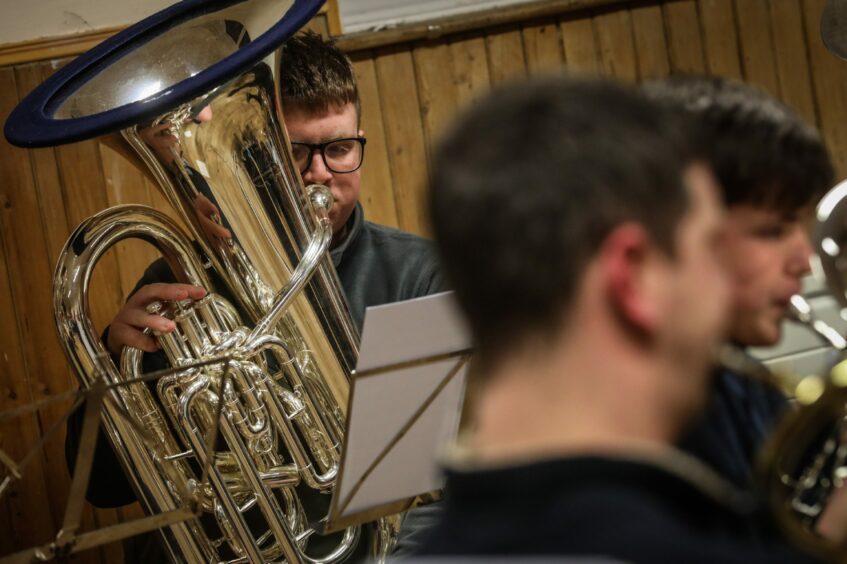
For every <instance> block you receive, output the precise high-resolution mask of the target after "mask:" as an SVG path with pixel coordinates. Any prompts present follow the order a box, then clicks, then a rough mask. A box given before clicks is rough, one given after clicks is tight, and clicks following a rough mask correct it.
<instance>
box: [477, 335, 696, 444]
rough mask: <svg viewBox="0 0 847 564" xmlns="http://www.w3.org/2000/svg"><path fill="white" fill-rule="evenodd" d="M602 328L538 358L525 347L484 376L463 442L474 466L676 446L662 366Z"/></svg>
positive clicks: (676, 424)
mask: <svg viewBox="0 0 847 564" xmlns="http://www.w3.org/2000/svg"><path fill="white" fill-rule="evenodd" d="M607 325H608V327H603V322H602V320H598V319H592V320H583V321H582V323H579V322H577V323H574V324H572V326H573V327H579V328H580V330H579V331H573V332H571V333H572V334H570V335H568V336H563V337H562V338H561V339H560V340H559V342H558V343H554V344H553V345H550V346H548V347H545V349H544V350H543V351H539V350H538V349H537V348H536V349H532V350H530V348H525V349H524V350H522V351H520V352H519V353H517V354H515V355H512V356H511V357H509V358H508V359H506V360H504V361H503V362H501V363H499V364H498V365H497V366H496V367H494V369H493V370H492V371H491V372H490V373H489V374H486V375H485V378H484V382H485V383H484V384H483V386H484V387H483V388H482V390H481V391H480V394H479V397H478V398H477V401H476V402H475V405H474V408H475V409H474V413H475V415H476V417H475V421H474V424H475V428H474V429H473V436H472V438H471V443H470V444H471V447H472V448H473V450H474V451H475V452H476V454H477V455H478V456H479V457H480V458H481V459H488V460H490V461H497V460H509V459H516V458H518V459H520V458H530V459H531V458H539V457H549V456H561V455H569V454H590V453H592V452H594V453H596V452H610V451H611V452H614V451H622V450H629V449H632V448H643V447H644V445H645V444H647V445H649V444H654V445H665V444H667V443H670V442H672V441H673V440H675V438H676V436H677V435H678V433H679V431H680V430H681V421H680V418H679V409H678V407H679V406H673V405H670V404H669V395H668V392H667V389H666V386H664V385H662V384H663V382H665V381H667V380H666V378H665V374H667V373H668V371H667V369H666V367H663V366H662V365H661V363H660V362H658V361H657V360H656V359H655V358H653V357H652V356H650V355H649V354H646V353H645V352H644V350H643V348H644V347H643V344H641V343H637V342H631V341H628V340H627V339H625V338H620V337H621V335H620V334H617V335H616V334H615V332H614V331H608V330H604V329H609V328H610V327H612V326H613V324H607ZM670 399H672V394H671V397H670ZM674 407H676V409H675V408H674Z"/></svg>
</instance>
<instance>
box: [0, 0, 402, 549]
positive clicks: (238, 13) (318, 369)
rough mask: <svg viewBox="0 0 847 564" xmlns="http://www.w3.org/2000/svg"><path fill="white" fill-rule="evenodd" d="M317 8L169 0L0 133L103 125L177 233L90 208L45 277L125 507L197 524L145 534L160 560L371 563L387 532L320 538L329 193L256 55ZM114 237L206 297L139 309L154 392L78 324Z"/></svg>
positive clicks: (340, 389)
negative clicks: (125, 148)
mask: <svg viewBox="0 0 847 564" xmlns="http://www.w3.org/2000/svg"><path fill="white" fill-rule="evenodd" d="M321 4H322V2H320V1H317V0H295V1H293V2H291V1H289V2H281V1H279V0H184V1H183V2H179V3H177V4H175V5H174V6H172V7H170V8H168V9H166V10H164V11H162V12H159V13H157V14H155V15H153V16H151V17H149V18H147V19H145V20H143V21H141V22H139V23H137V24H135V25H134V26H132V27H130V28H128V29H127V30H125V31H123V32H122V33H120V34H118V35H116V36H114V37H112V38H111V39H109V40H107V41H105V42H104V43H103V44H101V45H99V46H98V47H96V48H95V49H93V50H92V51H90V52H88V53H86V54H85V55H83V56H81V57H79V58H78V59H76V60H75V61H73V62H72V63H71V64H69V65H68V66H66V67H64V68H63V69H61V70H60V71H58V72H57V73H56V74H54V75H53V76H52V77H51V78H50V79H48V80H47V81H46V82H45V83H43V84H42V85H41V86H39V87H38V88H37V89H36V90H35V91H34V92H33V93H32V94H30V96H29V97H27V98H26V99H25V100H24V101H23V102H22V103H21V105H20V106H19V107H18V108H16V109H15V111H14V112H13V113H12V115H11V116H10V118H9V120H8V122H7V124H6V135H7V137H8V138H9V140H10V141H11V142H13V143H15V144H17V145H21V146H27V147H35V146H49V145H55V144H60V143H67V142H73V141H78V140H82V139H86V138H91V137H93V136H96V135H101V134H104V133H109V132H113V131H117V130H120V131H121V135H122V136H123V138H124V139H125V141H126V142H127V143H128V144H129V145H130V146H131V147H132V148H133V149H134V150H135V152H136V153H137V155H138V157H140V159H141V160H142V161H143V162H144V163H145V164H146V165H147V167H148V168H149V172H150V173H151V174H152V176H154V177H155V179H156V180H157V184H158V185H159V187H160V188H161V190H162V191H163V193H164V195H165V197H166V198H167V200H168V202H169V203H170V205H171V206H172V207H173V209H174V210H175V211H176V215H177V216H178V217H179V219H180V222H181V224H182V225H178V224H177V223H176V222H175V221H173V220H171V219H170V218H169V217H168V216H166V215H165V214H163V213H161V212H159V211H157V210H154V209H151V208H148V207H144V206H118V207H115V208H111V209H108V210H105V211H103V212H101V213H99V214H97V215H95V216H93V217H91V218H89V219H88V220H86V221H84V222H83V223H82V224H81V225H80V226H79V227H77V229H76V230H75V231H74V233H73V234H72V235H71V237H70V239H69V240H68V242H67V245H66V247H65V249H64V251H63V253H62V255H61V257H60V260H59V263H58V265H57V268H56V273H55V279H54V312H55V319H56V323H57V327H58V331H59V335H60V340H61V342H62V344H63V346H64V348H65V351H66V354H67V356H68V358H69V360H70V362H71V363H72V364H73V366H74V368H75V370H76V373H77V376H78V378H79V381H80V383H81V385H82V387H83V388H94V387H97V386H101V387H105V388H106V389H107V391H106V393H105V400H106V401H104V403H103V406H104V407H103V411H102V415H101V420H102V422H101V427H102V429H103V430H104V432H105V434H106V435H107V437H108V438H109V440H110V442H111V443H112V446H113V448H114V450H115V453H116V455H117V457H118V459H119V460H120V462H121V464H122V466H123V467H124V470H125V471H126V473H127V474H128V475H129V476H130V479H131V482H132V484H133V487H134V489H135V490H136V493H137V495H138V498H139V501H140V502H141V504H142V506H143V508H144V509H145V511H146V512H147V513H148V514H163V513H166V512H168V511H173V510H175V509H177V508H182V507H191V508H192V511H193V512H194V513H195V515H196V518H191V519H187V520H183V521H181V522H177V523H174V524H171V525H170V526H167V527H163V528H161V529H160V533H161V536H162V538H163V540H164V544H165V546H166V548H167V551H168V553H169V554H170V556H171V558H172V559H173V560H175V561H179V560H185V561H188V562H223V561H226V562H233V563H234V562H262V561H282V560H285V561H288V562H313V563H321V562H330V561H340V560H343V559H345V558H347V557H349V556H350V555H351V554H352V553H353V552H354V551H355V550H356V549H357V546H358V545H359V544H360V543H362V542H366V543H368V550H369V551H370V554H369V555H370V556H371V557H374V558H378V559H379V558H381V557H383V556H384V555H385V554H387V552H388V550H389V548H390V545H391V542H392V537H393V534H394V532H395V531H394V528H395V527H396V522H395V521H393V520H392V519H385V520H382V521H380V522H378V523H377V525H376V526H368V527H363V528H360V527H353V528H349V529H346V530H344V531H342V532H340V533H335V534H331V535H325V534H321V530H322V529H321V525H320V523H321V520H322V519H323V518H324V517H325V514H326V510H327V508H328V506H329V503H328V502H329V494H330V493H331V492H332V491H333V488H334V485H335V478H336V474H337V471H338V467H339V460H340V445H341V442H342V441H343V438H344V437H343V435H344V425H345V411H346V406H347V395H348V389H349V377H350V374H351V372H352V368H353V365H354V362H355V359H356V357H357V343H358V335H357V331H356V328H355V326H354V325H353V323H352V320H351V318H350V316H349V313H348V311H347V306H346V302H345V298H344V296H343V293H342V291H341V288H340V284H339V281H338V279H337V276H336V274H335V271H334V269H333V267H332V264H331V262H330V259H329V257H328V253H327V250H328V247H329V243H330V241H331V238H332V227H331V224H330V222H329V218H328V211H329V208H330V207H331V205H332V196H331V195H330V194H329V191H328V189H327V188H326V187H323V186H318V185H313V186H310V187H308V188H305V187H304V186H303V184H302V181H301V179H300V176H299V173H298V171H297V170H296V168H295V166H294V165H293V163H292V159H291V156H290V145H289V141H288V139H287V137H286V133H285V129H284V127H283V126H282V119H281V113H280V104H279V99H278V84H277V78H278V75H279V72H280V69H279V66H278V64H277V62H276V60H275V53H274V51H275V49H276V48H277V47H279V45H280V44H281V43H282V42H283V41H284V40H285V39H286V38H288V37H290V36H291V35H292V34H293V33H295V32H296V31H297V30H298V29H299V28H300V27H302V26H303V25H304V24H305V23H306V22H308V21H309V20H310V19H311V18H312V16H314V14H315V13H316V12H317V11H318V9H319V8H320V6H321ZM283 72H284V69H283ZM127 238H138V239H141V240H144V241H146V242H148V243H150V244H152V245H154V246H155V247H156V248H157V249H158V250H159V251H160V252H161V254H162V256H163V258H164V260H165V261H166V262H167V265H168V266H169V267H170V270H171V272H172V273H173V276H174V278H175V279H176V280H177V281H179V282H184V283H190V284H194V285H198V286H202V287H204V288H206V289H207V290H208V294H207V295H206V296H205V297H204V298H203V299H201V300H198V301H192V300H183V301H179V302H176V303H153V304H151V305H150V306H149V307H148V312H149V313H150V314H151V315H161V316H165V317H167V318H169V319H172V320H173V321H174V322H175V324H176V326H177V329H176V330H175V331H174V332H172V333H170V334H156V335H155V337H156V338H157V340H158V342H159V345H160V347H161V349H162V351H163V352H164V354H165V356H166V357H167V361H168V363H169V364H170V366H171V369H170V370H168V371H165V375H163V376H161V377H157V378H154V379H151V378H149V377H146V376H145V370H144V364H143V360H144V355H143V354H142V353H141V352H140V351H139V350H137V349H125V350H124V353H123V355H122V356H121V359H120V366H117V365H116V364H115V362H114V361H113V360H112V359H111V358H110V356H109V354H108V352H107V351H106V349H105V347H104V346H103V344H102V343H101V341H100V338H99V336H98V335H97V334H96V333H95V331H94V328H93V326H92V323H91V321H90V318H89V315H88V291H89V290H88V288H89V280H90V278H91V274H92V271H93V269H94V267H95V265H96V264H97V261H98V259H99V258H100V257H101V256H102V255H103V254H104V253H105V252H106V251H107V250H109V249H110V248H111V247H112V246H113V245H114V244H115V243H117V242H118V241H121V240H124V239H127ZM365 529H367V530H368V532H367V533H366V532H365Z"/></svg>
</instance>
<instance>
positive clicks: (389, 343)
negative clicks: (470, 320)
mask: <svg viewBox="0 0 847 564" xmlns="http://www.w3.org/2000/svg"><path fill="white" fill-rule="evenodd" d="M470 347H471V343H470V335H469V334H468V331H467V328H466V326H465V320H464V319H463V318H462V315H461V313H460V312H459V310H458V308H457V306H456V302H455V298H454V295H453V292H442V293H440V294H433V295H432V296H425V297H423V298H415V299H414V300H407V301H405V302H397V303H393V304H386V305H381V306H376V307H369V308H368V309H367V312H366V314H365V324H364V327H363V328H362V343H361V346H360V347H359V361H358V363H357V364H356V371H358V372H363V371H365V370H371V369H373V368H378V367H380V366H388V365H391V364H397V363H399V362H405V361H408V360H416V359H419V358H426V357H429V356H436V355H440V354H446V353H451V352H455V351H460V350H464V349H469V348H470Z"/></svg>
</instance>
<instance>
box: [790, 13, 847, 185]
mask: <svg viewBox="0 0 847 564" xmlns="http://www.w3.org/2000/svg"><path fill="white" fill-rule="evenodd" d="M825 2H826V0H803V3H802V5H801V6H802V9H803V14H804V15H805V24H806V45H807V46H808V48H809V58H810V62H811V70H812V80H813V87H814V93H815V99H816V101H817V106H818V110H819V112H820V124H819V125H820V128H821V131H822V133H823V136H824V138H825V140H826V143H827V146H828V147H829V150H830V153H831V154H832V158H833V161H834V162H835V165H836V169H837V170H836V176H837V177H839V178H843V177H844V176H845V175H847V127H845V124H847V64H845V62H844V61H842V60H840V59H837V58H836V57H835V56H834V55H832V54H831V53H830V52H829V51H827V50H826V47H824V45H823V42H822V41H821V38H820V28H819V26H820V18H821V13H822V12H823V6H824V4H825Z"/></svg>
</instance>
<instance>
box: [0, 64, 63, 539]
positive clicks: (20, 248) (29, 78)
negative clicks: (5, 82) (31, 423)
mask: <svg viewBox="0 0 847 564" xmlns="http://www.w3.org/2000/svg"><path fill="white" fill-rule="evenodd" d="M16 74H17V76H16V82H17V83H18V84H19V86H18V92H19V96H23V95H24V94H25V93H27V92H29V91H30V90H31V89H32V87H34V86H35V85H36V84H38V83H39V82H40V81H41V73H40V69H38V68H37V67H33V66H29V67H25V68H22V69H19V70H18V72H17V73H16ZM7 151H8V154H11V155H13V156H14V157H16V158H15V159H14V162H15V163H16V165H18V166H15V167H14V168H13V169H11V170H10V169H9V168H6V167H4V170H2V171H0V174H2V176H3V178H5V179H7V181H9V186H10V187H12V190H13V192H12V193H10V194H9V195H8V198H10V200H11V201H12V203H13V205H12V206H11V207H8V208H4V209H3V210H2V211H3V213H2V221H0V225H2V229H3V232H4V238H5V240H6V241H12V242H15V244H12V245H10V246H9V248H8V250H7V261H8V266H9V272H10V283H11V285H12V291H13V293H14V295H16V296H18V298H17V305H18V307H19V309H18V310H17V319H18V324H19V326H20V334H21V339H22V342H23V345H24V348H23V353H24V358H25V361H26V365H27V372H28V378H27V380H28V385H29V389H30V396H31V398H32V399H33V400H34V401H38V400H42V399H44V398H46V397H48V396H51V395H54V394H59V393H62V392H65V391H66V390H67V389H69V387H70V385H71V381H70V379H69V377H68V376H69V375H68V366H67V363H66V361H65V355H64V352H63V350H62V349H61V347H60V345H59V342H58V339H57V337H56V330H55V328H54V325H53V323H52V322H51V321H52V318H53V301H52V297H53V265H52V263H51V262H50V261H49V242H48V240H47V239H46V236H45V233H46V230H45V229H44V228H43V220H42V214H41V202H40V199H41V198H40V197H39V196H40V194H39V192H40V186H38V184H37V183H36V179H35V177H34V175H33V172H34V171H35V170H36V169H37V166H38V165H39V164H44V163H43V162H42V163H39V162H36V160H35V157H36V155H38V156H45V154H44V152H38V153H36V152H32V153H28V152H26V151H24V150H21V149H14V148H12V147H8V146H7ZM7 151H3V152H4V153H7ZM53 170H54V171H55V169H53ZM45 177H46V180H47V181H48V182H49V183H51V184H52V182H53V181H54V180H55V178H53V177H51V176H50V175H49V174H45ZM47 188H48V193H49V191H50V189H51V188H54V187H53V186H50V185H48V187H47ZM71 403H72V402H71V401H70V400H69V401H65V402H62V403H57V404H53V405H51V406H49V407H47V408H45V409H43V410H41V411H40V412H39V413H38V421H39V428H40V430H41V431H43V430H45V429H48V428H50V427H51V426H52V424H53V423H54V422H55V421H57V420H59V419H60V418H61V417H62V415H63V414H64V413H65V411H66V410H67V409H68V408H69V407H70V406H71ZM39 434H40V433H39ZM61 438H62V437H61V436H55V437H54V438H53V439H52V440H51V441H50V442H49V443H48V444H47V445H45V449H44V452H43V453H42V455H41V456H42V458H43V460H44V464H45V466H46V467H47V468H56V469H59V468H64V466H65V456H64V444H63V441H62V440H61ZM69 485H70V480H69V478H68V476H67V473H58V472H56V473H55V474H54V475H53V476H52V478H51V479H49V480H48V481H47V493H48V496H49V499H50V509H51V513H52V515H53V518H54V521H53V523H52V526H53V528H54V529H57V528H58V525H59V524H60V521H59V516H61V515H62V514H63V512H64V509H65V504H64V499H65V497H66V494H67V490H68V487H69Z"/></svg>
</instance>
